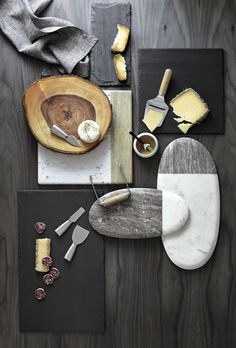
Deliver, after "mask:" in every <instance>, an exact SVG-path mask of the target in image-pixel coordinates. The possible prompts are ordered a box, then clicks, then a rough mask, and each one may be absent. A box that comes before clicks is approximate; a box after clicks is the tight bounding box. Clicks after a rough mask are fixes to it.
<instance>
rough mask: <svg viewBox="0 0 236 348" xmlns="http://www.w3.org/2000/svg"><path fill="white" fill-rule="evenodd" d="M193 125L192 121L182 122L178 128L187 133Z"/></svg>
mask: <svg viewBox="0 0 236 348" xmlns="http://www.w3.org/2000/svg"><path fill="white" fill-rule="evenodd" d="M192 126H193V124H192V123H181V124H179V125H178V128H179V129H180V130H181V131H182V132H183V133H184V134H186V133H187V132H188V130H189V128H191V127H192Z"/></svg>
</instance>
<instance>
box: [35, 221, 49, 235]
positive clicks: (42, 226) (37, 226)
mask: <svg viewBox="0 0 236 348" xmlns="http://www.w3.org/2000/svg"><path fill="white" fill-rule="evenodd" d="M34 227H35V231H36V232H37V233H39V234H41V233H43V232H44V231H45V230H46V225H45V223H44V222H36V224H35V225H34Z"/></svg>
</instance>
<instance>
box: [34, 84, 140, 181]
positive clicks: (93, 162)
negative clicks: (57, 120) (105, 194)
mask: <svg viewBox="0 0 236 348" xmlns="http://www.w3.org/2000/svg"><path fill="white" fill-rule="evenodd" d="M104 92H105V93H106V94H107V96H108V98H109V99H110V102H111V104H112V110H113V116H112V125H111V128H110V129H109V131H108V134H107V136H106V138H105V139H104V140H103V141H102V142H101V144H99V145H98V146H97V147H96V148H95V149H93V150H92V151H90V152H88V153H86V154H84V155H68V154H62V153H59V152H54V151H52V150H49V149H47V148H45V147H44V146H42V145H40V144H38V183H39V184H40V185H63V184H65V185H68V184H69V185H70V184H71V185H73V184H90V181H89V176H90V175H92V176H93V181H94V183H96V184H102V183H104V184H123V183H124V180H123V178H122V176H121V174H120V171H119V168H118V164H119V163H121V164H122V165H123V168H124V172H125V175H126V177H127V180H128V182H129V183H131V182H132V180H133V168H132V138H131V136H130V135H129V130H131V129H132V92H131V91H119V90H118V91H117V90H115V91H112V90H104Z"/></svg>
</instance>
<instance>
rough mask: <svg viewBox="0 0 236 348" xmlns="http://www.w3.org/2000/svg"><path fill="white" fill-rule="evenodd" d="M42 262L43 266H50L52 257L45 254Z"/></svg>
mask: <svg viewBox="0 0 236 348" xmlns="http://www.w3.org/2000/svg"><path fill="white" fill-rule="evenodd" d="M42 263H43V265H44V266H47V267H50V266H52V258H51V256H45V257H44V258H43V259H42Z"/></svg>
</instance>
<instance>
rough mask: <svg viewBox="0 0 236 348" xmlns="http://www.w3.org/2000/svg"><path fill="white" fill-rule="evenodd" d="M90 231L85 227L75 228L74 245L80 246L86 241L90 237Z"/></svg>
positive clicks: (73, 234)
mask: <svg viewBox="0 0 236 348" xmlns="http://www.w3.org/2000/svg"><path fill="white" fill-rule="evenodd" d="M88 235H89V231H88V230H85V229H84V228H83V227H80V226H75V229H74V231H73V233H72V241H73V243H74V244H76V245H78V244H81V243H83V242H84V241H85V239H86V238H87V237H88Z"/></svg>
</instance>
